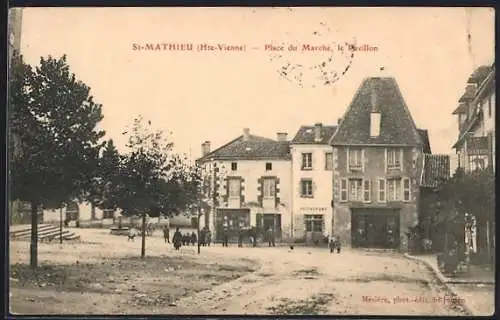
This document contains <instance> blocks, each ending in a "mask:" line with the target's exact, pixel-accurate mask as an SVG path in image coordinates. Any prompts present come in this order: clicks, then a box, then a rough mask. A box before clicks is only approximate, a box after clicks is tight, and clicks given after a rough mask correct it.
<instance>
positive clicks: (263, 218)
mask: <svg viewBox="0 0 500 320" xmlns="http://www.w3.org/2000/svg"><path fill="white" fill-rule="evenodd" d="M256 218H257V232H258V233H259V234H260V235H261V236H264V235H265V233H266V231H267V230H269V228H273V229H274V232H275V235H276V239H281V214H279V213H258V214H257V217H256Z"/></svg>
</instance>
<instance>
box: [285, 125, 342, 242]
mask: <svg viewBox="0 0 500 320" xmlns="http://www.w3.org/2000/svg"><path fill="white" fill-rule="evenodd" d="M335 129H336V127H335V126H324V125H323V124H321V123H316V124H315V125H314V126H302V127H301V128H300V129H299V131H298V132H297V134H296V135H295V137H294V138H293V139H292V141H291V142H290V152H291V156H292V185H291V189H292V210H291V213H292V230H291V231H292V238H293V239H294V240H303V241H304V242H314V241H321V240H322V239H323V238H324V237H325V236H328V235H330V234H331V232H332V223H333V219H332V218H333V210H332V170H333V153H332V151H333V148H332V146H331V145H330V144H329V141H330V138H331V137H332V136H333V134H334V132H335Z"/></svg>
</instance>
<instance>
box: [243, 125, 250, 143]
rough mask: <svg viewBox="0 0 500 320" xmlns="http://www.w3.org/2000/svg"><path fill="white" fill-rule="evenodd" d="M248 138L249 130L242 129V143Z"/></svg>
mask: <svg viewBox="0 0 500 320" xmlns="http://www.w3.org/2000/svg"><path fill="white" fill-rule="evenodd" d="M249 138H250V129H249V128H244V129H243V141H248V140H249Z"/></svg>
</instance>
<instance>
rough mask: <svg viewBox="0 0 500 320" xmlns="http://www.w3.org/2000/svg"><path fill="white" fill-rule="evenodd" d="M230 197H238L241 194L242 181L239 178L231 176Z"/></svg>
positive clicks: (229, 180)
mask: <svg viewBox="0 0 500 320" xmlns="http://www.w3.org/2000/svg"><path fill="white" fill-rule="evenodd" d="M228 184H229V197H231V198H236V197H238V198H239V197H240V196H241V181H240V179H239V178H229V179H228Z"/></svg>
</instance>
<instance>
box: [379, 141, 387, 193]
mask: <svg viewBox="0 0 500 320" xmlns="http://www.w3.org/2000/svg"><path fill="white" fill-rule="evenodd" d="M384 164H385V165H384V166H385V173H387V148H385V149H384ZM379 187H380V185H379Z"/></svg>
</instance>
